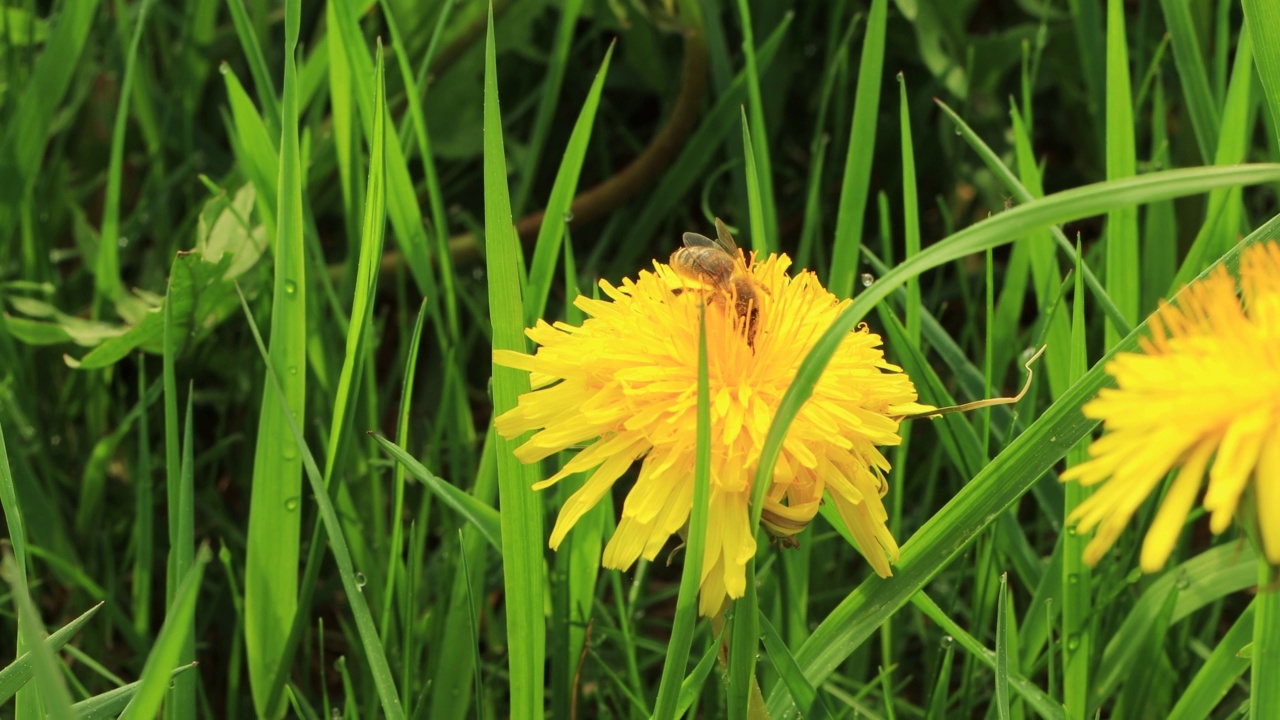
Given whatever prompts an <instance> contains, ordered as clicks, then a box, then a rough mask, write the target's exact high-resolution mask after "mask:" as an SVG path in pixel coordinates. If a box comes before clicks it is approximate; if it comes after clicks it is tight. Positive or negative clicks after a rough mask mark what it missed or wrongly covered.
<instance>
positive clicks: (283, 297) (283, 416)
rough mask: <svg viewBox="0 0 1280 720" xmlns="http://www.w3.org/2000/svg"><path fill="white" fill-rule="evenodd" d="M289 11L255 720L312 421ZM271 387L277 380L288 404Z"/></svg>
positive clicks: (252, 591)
mask: <svg viewBox="0 0 1280 720" xmlns="http://www.w3.org/2000/svg"><path fill="white" fill-rule="evenodd" d="M299 5H300V4H299V3H298V2H297V0H292V1H290V2H287V3H286V5H285V23H284V26H285V27H284V29H285V45H284V47H285V67H284V102H283V105H282V107H283V116H282V117H283V122H282V127H283V130H282V132H281V139H280V163H279V177H280V179H279V191H280V198H279V201H278V203H277V210H278V212H279V218H278V224H277V228H276V229H277V235H276V242H275V282H274V291H273V295H272V301H271V344H270V347H271V350H270V361H269V365H268V368H267V376H268V379H267V380H266V381H265V382H264V386H263V393H262V404H261V409H260V411H259V414H258V437H257V446H256V448H255V451H254V458H253V489H252V494H251V496H250V501H249V503H250V504H249V532H248V541H247V550H246V556H245V578H244V609H245V650H246V654H247V657H248V660H249V686H250V689H251V690H252V692H253V700H254V707H255V708H256V710H257V712H258V714H259V715H262V716H269V717H278V716H280V715H281V714H283V712H284V707H283V706H282V705H280V704H279V703H277V704H276V706H275V707H267V701H268V696H269V688H270V686H271V683H272V678H273V677H274V676H275V674H276V672H277V670H278V668H279V666H280V663H281V659H282V657H283V653H284V650H285V645H286V642H287V639H288V633H289V628H290V626H291V625H292V623H293V616H294V613H295V612H296V611H297V602H298V554H299V545H300V532H301V522H302V513H301V505H302V503H301V498H300V494H301V491H302V478H301V472H302V462H301V460H300V459H299V453H298V446H297V442H296V441H295V440H294V438H293V433H292V432H291V429H290V427H291V423H292V421H293V418H294V417H297V418H305V417H306V377H307V355H306V347H307V277H306V267H305V256H304V252H305V250H304V242H303V219H302V164H301V158H300V149H299V143H298V98H297V67H296V65H295V63H294V53H295V51H296V49H297V46H298V30H299V22H300V14H301V8H300V6H299ZM271 377H278V378H279V379H280V385H281V388H280V392H282V393H283V396H284V402H283V403H281V402H280V400H279V399H277V397H276V390H275V388H274V387H273V386H272V382H271V380H270V378H271Z"/></svg>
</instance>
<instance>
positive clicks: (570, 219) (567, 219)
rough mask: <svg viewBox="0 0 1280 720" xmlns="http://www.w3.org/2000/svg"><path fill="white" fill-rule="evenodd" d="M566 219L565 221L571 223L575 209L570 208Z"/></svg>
mask: <svg viewBox="0 0 1280 720" xmlns="http://www.w3.org/2000/svg"><path fill="white" fill-rule="evenodd" d="M564 221H565V222H566V223H571V222H573V211H572V210H569V211H567V212H565V214H564Z"/></svg>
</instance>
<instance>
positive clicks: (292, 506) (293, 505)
mask: <svg viewBox="0 0 1280 720" xmlns="http://www.w3.org/2000/svg"><path fill="white" fill-rule="evenodd" d="M300 504H301V503H300V502H299V501H298V496H297V495H294V496H293V497H291V498H289V499H287V500H285V501H284V509H285V510H288V511H289V512H293V511H295V510H297V509H298V505H300Z"/></svg>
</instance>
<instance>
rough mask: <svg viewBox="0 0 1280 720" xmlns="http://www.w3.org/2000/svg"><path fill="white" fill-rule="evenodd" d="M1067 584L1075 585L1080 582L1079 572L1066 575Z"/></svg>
mask: <svg viewBox="0 0 1280 720" xmlns="http://www.w3.org/2000/svg"><path fill="white" fill-rule="evenodd" d="M1067 584H1068V585H1070V586H1072V587H1075V586H1076V585H1079V584H1080V573H1071V574H1070V575H1068V576H1067Z"/></svg>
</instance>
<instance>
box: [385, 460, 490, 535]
mask: <svg viewBox="0 0 1280 720" xmlns="http://www.w3.org/2000/svg"><path fill="white" fill-rule="evenodd" d="M373 439H374V440H375V441H377V443H378V444H379V445H381V446H382V449H383V450H384V451H385V452H386V453H387V454H388V455H390V456H391V457H392V459H394V460H395V461H396V462H398V463H400V465H401V467H403V468H404V469H405V470H408V471H409V474H410V475H412V476H414V477H415V478H417V479H418V481H419V482H421V483H422V484H423V485H425V486H426V487H427V489H428V490H430V491H431V492H432V493H433V494H435V496H436V497H438V498H440V500H441V501H443V502H444V504H445V505H448V506H449V507H450V508H451V509H452V510H453V511H454V512H456V513H458V514H459V515H461V516H462V517H463V518H465V519H467V520H468V521H470V522H471V524H472V525H474V526H475V528H476V530H479V531H480V534H481V535H482V536H483V537H484V538H485V539H486V540H488V541H489V544H490V545H492V546H493V549H494V550H497V551H499V552H501V551H502V530H501V521H500V520H499V517H498V511H497V510H494V509H493V507H492V506H490V505H487V504H486V503H484V502H483V501H481V500H479V499H478V498H476V497H475V496H474V495H472V494H470V493H467V492H464V491H463V490H460V489H459V488H458V487H457V486H456V485H453V484H452V483H449V482H447V481H445V480H443V479H441V478H439V477H436V475H435V474H434V473H432V472H431V471H430V470H428V469H427V468H426V466H424V465H423V464H422V463H420V462H418V460H417V459H416V458H414V457H413V456H412V455H410V454H409V453H407V452H405V450H404V448H401V447H400V446H399V445H396V444H395V443H393V442H391V441H390V440H388V439H386V438H384V437H382V436H380V435H374V436H373Z"/></svg>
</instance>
